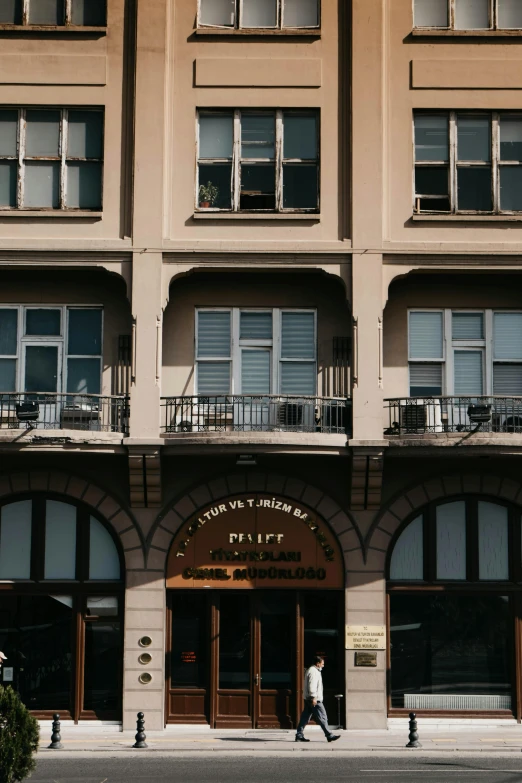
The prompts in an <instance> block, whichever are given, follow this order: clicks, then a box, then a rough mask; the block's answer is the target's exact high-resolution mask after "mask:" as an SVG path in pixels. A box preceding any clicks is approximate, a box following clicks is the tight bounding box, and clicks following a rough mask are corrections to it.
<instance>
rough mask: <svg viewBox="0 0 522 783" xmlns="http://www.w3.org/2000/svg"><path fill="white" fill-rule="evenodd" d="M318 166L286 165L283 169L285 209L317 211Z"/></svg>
mask: <svg viewBox="0 0 522 783" xmlns="http://www.w3.org/2000/svg"><path fill="white" fill-rule="evenodd" d="M318 174H319V171H318V168H317V165H316V164H315V163H314V164H311V165H308V164H304V163H296V164H293V163H285V165H284V167H283V208H284V209H317V178H318Z"/></svg>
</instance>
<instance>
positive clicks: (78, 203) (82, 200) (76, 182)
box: [66, 161, 102, 209]
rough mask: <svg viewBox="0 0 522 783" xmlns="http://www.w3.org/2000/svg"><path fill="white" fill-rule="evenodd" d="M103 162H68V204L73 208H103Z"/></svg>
mask: <svg viewBox="0 0 522 783" xmlns="http://www.w3.org/2000/svg"><path fill="white" fill-rule="evenodd" d="M101 191H102V166H101V163H90V162H87V161H78V162H76V163H71V162H70V161H69V162H68V163H67V199H66V206H67V207H69V208H71V209H101V205H102V196H101Z"/></svg>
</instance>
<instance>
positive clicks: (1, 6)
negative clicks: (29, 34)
mask: <svg viewBox="0 0 522 783" xmlns="http://www.w3.org/2000/svg"><path fill="white" fill-rule="evenodd" d="M0 24H22V0H2V2H0Z"/></svg>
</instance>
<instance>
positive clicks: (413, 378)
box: [410, 364, 442, 397]
mask: <svg viewBox="0 0 522 783" xmlns="http://www.w3.org/2000/svg"><path fill="white" fill-rule="evenodd" d="M434 394H442V365H441V364H411V365H410V395H411V396H412V397H431V396H432V395H434Z"/></svg>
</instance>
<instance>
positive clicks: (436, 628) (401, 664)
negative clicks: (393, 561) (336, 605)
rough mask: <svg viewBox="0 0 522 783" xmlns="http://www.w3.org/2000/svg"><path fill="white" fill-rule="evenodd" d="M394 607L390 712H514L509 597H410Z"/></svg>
mask: <svg viewBox="0 0 522 783" xmlns="http://www.w3.org/2000/svg"><path fill="white" fill-rule="evenodd" d="M390 602H391V618H390V625H391V629H390V631H391V691H392V706H393V707H400V708H402V707H404V708H406V709H422V708H427V709H430V708H431V709H446V710H448V709H470V710H473V709H474V710H481V709H484V710H486V709H510V707H511V688H512V674H511V666H510V659H511V655H512V649H513V634H512V623H513V621H512V615H511V610H510V603H509V598H507V597H506V596H502V595H495V594H489V595H488V594H475V595H455V594H449V593H438V594H424V595H419V594H417V595H415V594H411V593H410V594H406V595H398V594H392V595H391V596H390ZM487 696H489V697H492V698H491V699H486V698H484V697H487ZM462 697H467V698H462ZM481 697H482V698H481Z"/></svg>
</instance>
